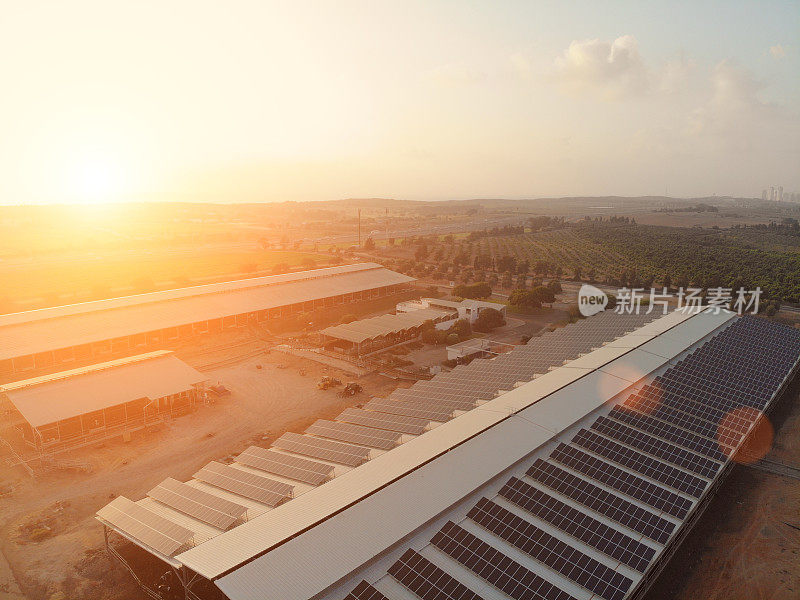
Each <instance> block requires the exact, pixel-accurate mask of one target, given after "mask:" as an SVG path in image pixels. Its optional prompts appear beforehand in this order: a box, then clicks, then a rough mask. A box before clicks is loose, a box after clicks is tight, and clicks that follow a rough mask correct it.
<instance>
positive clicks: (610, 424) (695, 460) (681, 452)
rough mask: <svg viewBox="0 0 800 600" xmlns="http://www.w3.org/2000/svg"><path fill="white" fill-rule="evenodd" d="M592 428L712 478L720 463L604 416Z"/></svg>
mask: <svg viewBox="0 0 800 600" xmlns="http://www.w3.org/2000/svg"><path fill="white" fill-rule="evenodd" d="M591 427H592V429H593V430H595V431H598V432H599V433H602V434H603V435H605V436H607V437H611V438H614V439H615V440H617V441H619V442H622V443H623V444H627V445H628V446H631V447H633V448H636V449H637V450H641V451H642V452H646V453H648V454H651V455H652V456H656V457H658V458H661V459H662V460H665V461H667V462H669V463H672V464H673V465H676V466H679V467H683V468H685V469H689V470H690V471H692V472H694V473H696V474H698V475H701V476H703V477H706V478H707V479H713V478H714V477H715V476H716V475H717V473H719V470H720V468H721V467H722V465H721V464H720V463H719V462H717V461H715V460H711V459H710V458H707V457H705V456H702V455H700V454H696V453H694V452H691V451H689V450H686V449H684V448H681V447H680V446H677V445H675V444H670V443H669V442H665V441H663V440H660V439H658V438H656V437H654V436H651V435H649V434H647V433H644V432H641V431H638V430H637V429H634V428H633V427H628V426H627V425H623V424H622V423H618V422H617V421H614V420H612V419H609V418H606V417H600V418H598V419H597V420H596V421H595V422H594V423H592V426H591Z"/></svg>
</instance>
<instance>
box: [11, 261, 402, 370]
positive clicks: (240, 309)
mask: <svg viewBox="0 0 800 600" xmlns="http://www.w3.org/2000/svg"><path fill="white" fill-rule="evenodd" d="M413 281H414V279H413V278H411V277H407V276H406V275H402V274H400V273H395V272H393V271H390V270H388V269H385V268H384V267H382V266H381V265H378V264H375V263H361V264H354V265H343V266H338V267H329V268H324V269H313V270H310V271H301V272H299V273H287V274H284V275H273V276H268V277H257V278H253V279H245V280H239V281H230V282H225V283H214V284H209V285H202V286H195V287H189V288H182V289H176V290H167V291H163V292H153V293H149V294H140V295H136V296H127V297H124V298H113V299H109V300H98V301H95V302H86V303H82V304H72V305H69V306H59V307H54V308H45V309H40V310H33V311H27V312H22V313H14V314H9V315H2V316H0V377H2V378H5V379H8V377H9V376H13V375H15V374H20V373H25V372H31V371H38V370H45V369H49V370H52V369H54V368H58V367H62V368H63V367H65V366H68V365H69V364H70V363H76V364H85V363H88V362H91V361H96V360H98V359H100V360H108V359H110V358H113V357H115V356H125V355H130V354H135V353H141V352H143V351H146V350H151V349H155V348H159V347H163V346H164V345H165V344H167V343H170V342H174V341H176V340H181V339H186V338H190V337H193V336H197V335H202V334H206V333H214V332H220V331H223V330H225V329H231V328H236V327H247V326H248V325H252V324H267V325H268V324H269V322H270V321H272V320H275V319H280V318H282V317H285V316H290V315H295V314H299V313H302V312H306V311H311V310H315V309H318V308H324V307H334V306H337V305H342V304H346V303H352V302H359V301H362V300H369V299H373V298H380V297H386V296H391V295H393V294H397V293H401V292H403V291H407V290H408V289H410V287H411V284H412V282H413Z"/></svg>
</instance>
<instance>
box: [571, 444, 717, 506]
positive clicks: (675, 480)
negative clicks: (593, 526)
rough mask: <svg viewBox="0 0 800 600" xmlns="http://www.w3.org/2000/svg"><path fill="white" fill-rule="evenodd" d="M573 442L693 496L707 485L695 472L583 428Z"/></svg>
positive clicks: (700, 493)
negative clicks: (684, 469)
mask: <svg viewBox="0 0 800 600" xmlns="http://www.w3.org/2000/svg"><path fill="white" fill-rule="evenodd" d="M572 443H573V444H575V445H577V446H580V447H582V448H585V449H586V450H589V451H590V452H594V453H595V454H598V455H600V456H602V457H603V458H607V459H608V460H610V461H613V462H615V463H617V464H618V465H622V466H624V467H627V468H628V469H630V470H632V471H636V472H637V473H640V474H641V475H644V476H645V477H649V478H650V479H654V480H656V481H659V482H661V483H663V484H664V485H668V486H669V487H671V488H673V489H676V490H679V491H681V492H684V493H685V494H689V495H690V496H693V497H694V498H699V497H700V496H701V495H702V493H703V491H704V490H705V489H706V486H707V485H708V482H707V481H705V480H704V479H700V478H699V477H697V476H696V475H692V474H690V473H687V472H686V471H683V470H682V469H679V468H677V467H673V466H672V465H668V464H666V463H663V462H661V461H660V460H656V459H655V458H652V457H650V456H647V455H645V454H642V453H641V452H637V451H636V450H632V449H630V448H628V447H626V446H623V445H622V444H618V443H617V442H614V441H612V440H609V439H608V438H604V437H603V436H602V435H599V434H597V433H594V432H593V431H589V430H587V429H581V430H580V431H579V432H578V433H577V434H576V435H575V437H573V438H572Z"/></svg>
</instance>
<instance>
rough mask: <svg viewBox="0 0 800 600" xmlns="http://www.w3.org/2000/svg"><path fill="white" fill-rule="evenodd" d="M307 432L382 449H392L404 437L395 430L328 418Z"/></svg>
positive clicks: (316, 423) (320, 420)
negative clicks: (329, 419)
mask: <svg viewBox="0 0 800 600" xmlns="http://www.w3.org/2000/svg"><path fill="white" fill-rule="evenodd" d="M306 433H307V434H310V435H316V436H320V437H326V438H330V439H334V440H339V441H342V442H349V443H351V444H358V445H359V446H369V447H371V448H380V449H382V450H391V449H392V448H394V447H395V446H397V445H398V444H399V443H400V438H401V437H402V434H400V433H397V432H395V431H386V430H383V429H373V428H371V427H362V426H361V425H352V424H350V423H337V422H336V421H328V420H326V419H319V420H318V421H316V422H314V423H313V424H312V425H311V426H310V427H309V428H308V429H306Z"/></svg>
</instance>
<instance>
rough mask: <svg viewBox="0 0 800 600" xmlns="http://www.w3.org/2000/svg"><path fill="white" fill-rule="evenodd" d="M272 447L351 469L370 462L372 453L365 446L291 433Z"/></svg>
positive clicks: (284, 435)
mask: <svg viewBox="0 0 800 600" xmlns="http://www.w3.org/2000/svg"><path fill="white" fill-rule="evenodd" d="M272 445H273V446H275V447H276V448H280V449H281V450H286V451H288V452H294V453H295V454H302V455H304V456H310V457H312V458H318V459H320V460H326V461H330V462H334V463H339V464H342V465H347V466H349V467H357V466H358V465H360V464H363V463H365V462H366V461H367V460H369V452H370V450H369V448H364V447H363V446H353V445H352V444H343V443H342V442H334V441H332V440H323V439H320V438H315V437H310V436H307V435H300V434H299V433H291V432H287V433H284V434H283V435H282V436H281V437H279V438H278V439H277V440H275V442H274V443H273V444H272Z"/></svg>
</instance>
